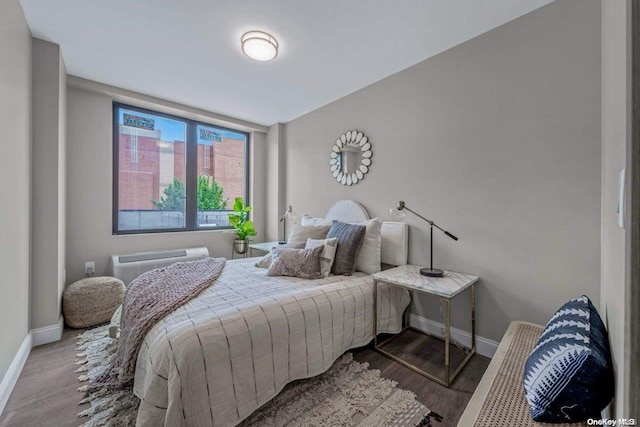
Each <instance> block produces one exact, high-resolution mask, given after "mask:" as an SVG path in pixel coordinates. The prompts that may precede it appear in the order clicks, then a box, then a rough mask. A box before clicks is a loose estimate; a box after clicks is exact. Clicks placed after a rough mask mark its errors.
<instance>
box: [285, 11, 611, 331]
mask: <svg viewBox="0 0 640 427" xmlns="http://www.w3.org/2000/svg"><path fill="white" fill-rule="evenodd" d="M599 46H600V2H599V1H597V0H588V1H580V2H576V1H571V0H558V1H556V2H554V3H551V4H550V5H547V6H544V7H542V8H541V9H538V10H536V11H534V12H532V13H530V14H528V15H525V16H524V17H521V18H519V19H517V20H515V21H512V22H510V23H507V24H506V25H504V26H501V27H499V28H497V29H495V30H493V31H491V32H489V33H486V34H484V35H481V36H479V37H477V38H475V39H473V40H471V41H469V42H466V43H464V44H462V45H459V46H457V47H455V48H453V49H450V50H449V51H446V52H444V53H442V54H440V55H438V56H436V57H433V58H430V59H428V60H426V61H424V62H422V63H419V64H417V65H415V66H413V67H411V68H409V69H406V70H404V71H401V72H399V73H397V74H395V75H393V76H391V77H388V78H386V79H384V80H382V81H379V82H377V83H374V84H372V85H371V86H369V87H367V88H364V89H362V90H360V91H358V92H356V93H353V94H351V95H349V96H347V97H345V98H342V99H340V100H338V101H336V102H334V103H332V104H329V105H327V106H325V107H322V108H320V109H318V110H316V111H314V112H311V113H309V114H307V115H305V116H303V117H300V118H298V119H296V120H293V121H291V122H289V123H287V124H286V126H285V144H286V200H287V204H291V205H293V206H294V207H295V208H296V210H297V211H298V213H304V212H307V213H310V214H314V215H323V214H325V213H326V212H327V210H328V209H329V207H330V206H331V205H332V204H333V203H334V202H335V201H337V200H340V199H355V200H358V201H360V202H362V203H363V204H364V205H365V206H366V207H367V208H368V209H369V212H370V214H372V215H373V216H380V217H383V218H386V219H388V218H389V214H388V209H389V207H391V206H392V205H393V204H394V203H395V202H396V201H397V200H405V201H406V202H407V205H408V206H410V207H412V208H413V209H414V210H416V211H417V212H419V213H423V214H424V215H426V216H427V217H428V218H430V219H434V220H435V221H436V222H437V223H439V224H441V225H442V226H443V227H444V228H446V229H448V230H450V231H451V232H453V233H454V234H456V235H457V236H459V237H460V241H458V242H453V241H452V240H450V239H448V238H446V237H445V236H444V235H442V234H441V233H437V234H436V235H435V244H434V245H435V251H434V253H435V263H436V267H441V268H447V269H453V270H459V271H464V272H469V273H475V274H478V275H479V276H480V277H481V278H482V280H481V282H480V284H479V286H478V296H477V307H478V316H477V319H478V333H479V335H481V336H484V337H486V338H489V339H493V340H499V339H500V338H501V336H502V334H503V333H504V331H505V329H506V328H507V326H508V324H509V322H511V321H512V320H516V319H521V320H528V321H533V322H537V323H545V322H546V321H547V320H548V318H549V317H550V316H551V315H552V313H553V312H554V311H555V310H556V309H557V308H558V307H559V306H560V305H561V304H562V303H563V302H565V301H566V300H568V299H570V298H574V297H577V296H580V295H581V294H583V293H584V294H587V295H589V297H590V298H591V299H592V300H593V301H594V303H595V304H596V305H598V304H599V299H600V284H599V282H600V236H599V229H600V131H601V130H600V113H601V111H600V104H601V98H600V85H601V82H600V77H601V75H600V49H599ZM354 66H355V65H354ZM349 129H359V130H361V131H363V132H365V134H366V135H367V136H369V138H370V140H371V142H372V144H373V153H374V154H373V165H372V168H371V171H370V172H369V174H368V175H367V176H366V178H365V179H364V181H362V182H361V183H359V184H357V185H356V186H353V187H345V186H342V185H339V184H338V183H337V182H335V180H334V179H333V178H332V177H331V174H330V171H329V153H330V151H331V146H332V144H333V143H334V141H335V140H336V138H337V137H339V136H340V134H341V133H343V132H344V131H346V130H349ZM407 222H408V223H409V224H410V226H411V236H410V241H411V244H410V262H412V263H415V264H421V265H425V264H426V263H427V262H428V258H429V250H428V237H429V235H428V231H427V227H426V224H425V223H423V222H421V221H420V220H418V219H417V218H415V217H413V216H411V214H408V216H407ZM468 299H469V298H468V294H465V295H463V296H462V300H460V301H454V304H453V317H454V318H453V325H454V326H456V327H459V328H464V329H467V330H468V328H469V323H470V319H469V315H468V311H469V303H468ZM412 310H413V311H414V312H415V313H417V314H419V315H422V316H425V317H429V318H432V319H435V320H439V312H438V306H437V304H436V302H435V301H434V300H433V299H424V298H420V299H418V303H417V304H416V305H415V306H414V307H413V308H412Z"/></svg>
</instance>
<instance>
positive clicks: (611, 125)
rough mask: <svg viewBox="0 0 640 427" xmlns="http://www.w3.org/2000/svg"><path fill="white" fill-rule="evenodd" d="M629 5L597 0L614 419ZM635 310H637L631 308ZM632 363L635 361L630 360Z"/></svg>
mask: <svg viewBox="0 0 640 427" xmlns="http://www.w3.org/2000/svg"><path fill="white" fill-rule="evenodd" d="M628 9H629V4H628V2H627V1H626V0H617V1H603V2H602V229H601V238H602V266H601V268H602V272H601V280H602V288H601V304H600V307H601V314H602V317H603V319H604V320H605V322H606V323H607V327H608V329H609V340H610V342H611V348H612V351H613V362H614V367H615V371H616V400H615V402H614V405H612V407H613V409H614V414H613V416H614V417H616V418H617V417H632V416H634V415H636V414H630V413H628V410H627V408H628V405H629V402H628V400H627V399H628V395H627V392H626V390H627V388H628V383H627V381H628V371H627V369H628V368H627V366H626V365H625V340H626V337H627V334H628V331H627V325H625V322H626V321H627V319H628V317H629V315H628V313H629V311H628V310H629V308H628V307H627V301H628V290H627V287H626V286H625V260H626V251H625V245H626V241H625V230H624V229H622V228H620V227H619V226H618V218H617V209H618V174H619V172H620V171H621V170H622V169H623V168H624V167H625V163H626V161H627V150H626V145H627V140H628V139H629V138H630V121H629V117H628V112H629V105H630V93H631V86H630V84H629V67H630V57H629V53H628V50H627V49H628V48H629V39H628V34H629V22H628V19H629V10H628ZM627 219H628V218H627ZM634 309H637V308H634ZM636 363H637V361H636Z"/></svg>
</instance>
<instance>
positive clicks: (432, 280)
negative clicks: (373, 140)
mask: <svg viewBox="0 0 640 427" xmlns="http://www.w3.org/2000/svg"><path fill="white" fill-rule="evenodd" d="M372 277H373V301H374V309H373V313H374V321H373V325H374V326H373V327H374V333H373V336H374V338H373V346H374V349H375V350H376V351H377V352H378V353H380V354H382V355H384V356H386V357H388V358H390V359H392V360H394V361H396V362H398V363H400V364H401V365H403V366H406V367H407V368H409V369H411V370H413V371H415V372H417V373H419V374H421V375H423V376H425V377H427V378H429V379H431V380H433V381H435V382H437V383H439V384H442V385H444V386H445V387H449V386H450V385H451V383H452V382H453V380H454V379H455V378H456V376H457V375H458V374H459V373H460V371H461V370H462V368H463V367H464V366H465V365H466V364H467V362H468V361H469V359H471V356H473V355H474V354H475V352H476V283H477V282H478V280H479V277H478V276H473V275H471V274H465V273H456V272H454V271H446V270H445V272H444V276H443V277H427V276H422V275H421V274H420V267H419V266H417V265H402V266H400V267H395V268H392V269H389V270H385V271H381V272H379V273H375V274H373V275H372ZM380 282H383V283H386V284H388V285H390V286H398V287H401V288H404V289H406V290H407V291H409V293H412V292H418V293H422V294H426V295H432V296H435V297H438V298H440V299H441V300H442V301H443V302H444V306H445V311H444V329H445V334H444V346H445V347H444V364H445V366H444V380H442V379H441V378H438V377H436V376H435V375H434V374H431V373H428V372H426V371H424V370H422V369H420V368H419V367H417V366H415V365H414V364H412V363H410V362H408V361H406V360H404V359H402V358H401V357H399V356H396V355H394V354H392V353H390V352H389V351H387V350H385V349H384V346H385V345H386V344H388V343H390V342H391V341H393V340H395V339H396V338H398V337H399V336H401V335H402V334H403V333H404V332H406V331H407V330H408V329H412V330H413V331H416V332H418V333H420V334H423V335H429V336H433V337H435V338H438V339H442V337H440V336H437V335H432V334H428V333H425V332H423V331H419V330H417V329H415V328H413V327H411V326H410V325H409V322H408V321H406V322H405V325H404V327H403V329H402V331H401V332H400V333H398V334H395V335H394V336H392V337H390V338H388V339H386V340H384V341H381V342H378V320H377V317H378V283H380ZM467 288H471V347H465V349H466V351H467V355H466V357H465V358H464V359H463V360H462V362H460V364H459V365H458V366H457V367H456V368H455V370H454V371H453V373H452V372H451V364H450V346H451V300H452V299H453V298H454V297H455V296H457V295H459V294H460V293H461V292H462V291H464V290H465V289H467ZM407 310H409V309H408V308H407Z"/></svg>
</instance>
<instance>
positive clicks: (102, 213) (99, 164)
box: [66, 79, 266, 283]
mask: <svg viewBox="0 0 640 427" xmlns="http://www.w3.org/2000/svg"><path fill="white" fill-rule="evenodd" d="M70 81H71V79H70ZM112 102H113V98H112V97H111V96H108V95H105V94H100V93H94V92H91V91H87V90H82V89H77V88H74V87H69V89H68V93H67V103H68V108H67V114H68V117H67V122H68V128H67V144H68V147H67V149H68V158H67V163H68V165H69V168H68V175H67V260H66V265H67V283H71V282H73V281H75V280H78V279H80V278H82V277H84V262H85V261H95V262H96V274H97V275H100V274H105V273H106V271H107V262H108V259H109V258H108V257H109V255H110V254H120V253H130V252H138V251H151V250H161V249H176V248H185V247H195V246H206V247H208V248H209V252H210V253H211V254H212V256H225V257H230V256H231V248H232V242H233V238H234V234H230V233H228V232H227V233H225V232H223V231H195V232H182V233H158V234H146V235H144V234H143V235H123V236H114V235H112V233H111V212H112V211H111V205H112V163H113V162H112V147H113V143H112V119H111V118H112V115H113V114H112ZM144 106H145V107H146V108H153V106H151V105H149V104H148V103H146V104H145V105H144ZM199 118H200V119H201V120H202V119H203V118H202V117H201V116H199ZM265 139H266V136H264V135H261V136H260V137H256V135H255V134H254V138H252V141H253V143H252V147H251V152H252V153H254V154H253V155H252V165H253V167H252V169H253V170H255V171H256V173H254V172H253V170H252V171H250V174H251V187H252V188H254V189H255V190H256V191H260V190H259V189H262V193H264V189H263V185H264V182H265V177H264V173H265V172H264V171H265V166H264V163H263V162H264V161H265V158H266V156H265V155H264V153H263V147H257V148H256V147H254V145H255V144H257V143H261V144H262V143H263V142H262V141H264V140H265ZM253 198H254V201H252V205H253V207H254V211H255V212H254V218H255V219H256V220H257V222H258V226H259V227H261V225H260V222H261V221H262V224H264V219H262V218H263V217H262V215H264V206H261V205H260V203H264V202H262V201H261V200H262V197H261V195H259V194H255V195H254V196H253ZM256 202H258V204H256ZM258 231H259V232H261V233H262V232H264V230H261V229H259V230H258ZM87 236H90V237H87Z"/></svg>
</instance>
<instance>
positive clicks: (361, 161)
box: [329, 130, 373, 185]
mask: <svg viewBox="0 0 640 427" xmlns="http://www.w3.org/2000/svg"><path fill="white" fill-rule="evenodd" d="M372 155H373V153H372V151H371V142H369V138H367V137H366V136H364V134H363V133H362V132H360V131H357V130H348V131H346V132H345V133H343V134H342V135H340V138H338V139H337V140H336V142H335V144H333V147H332V148H331V158H330V159H329V165H330V166H331V173H332V174H333V177H334V178H335V179H336V181H338V182H339V183H340V184H342V185H354V184H357V183H359V182H360V181H362V180H363V179H364V176H365V175H366V174H367V172H369V168H371V156H372Z"/></svg>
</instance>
